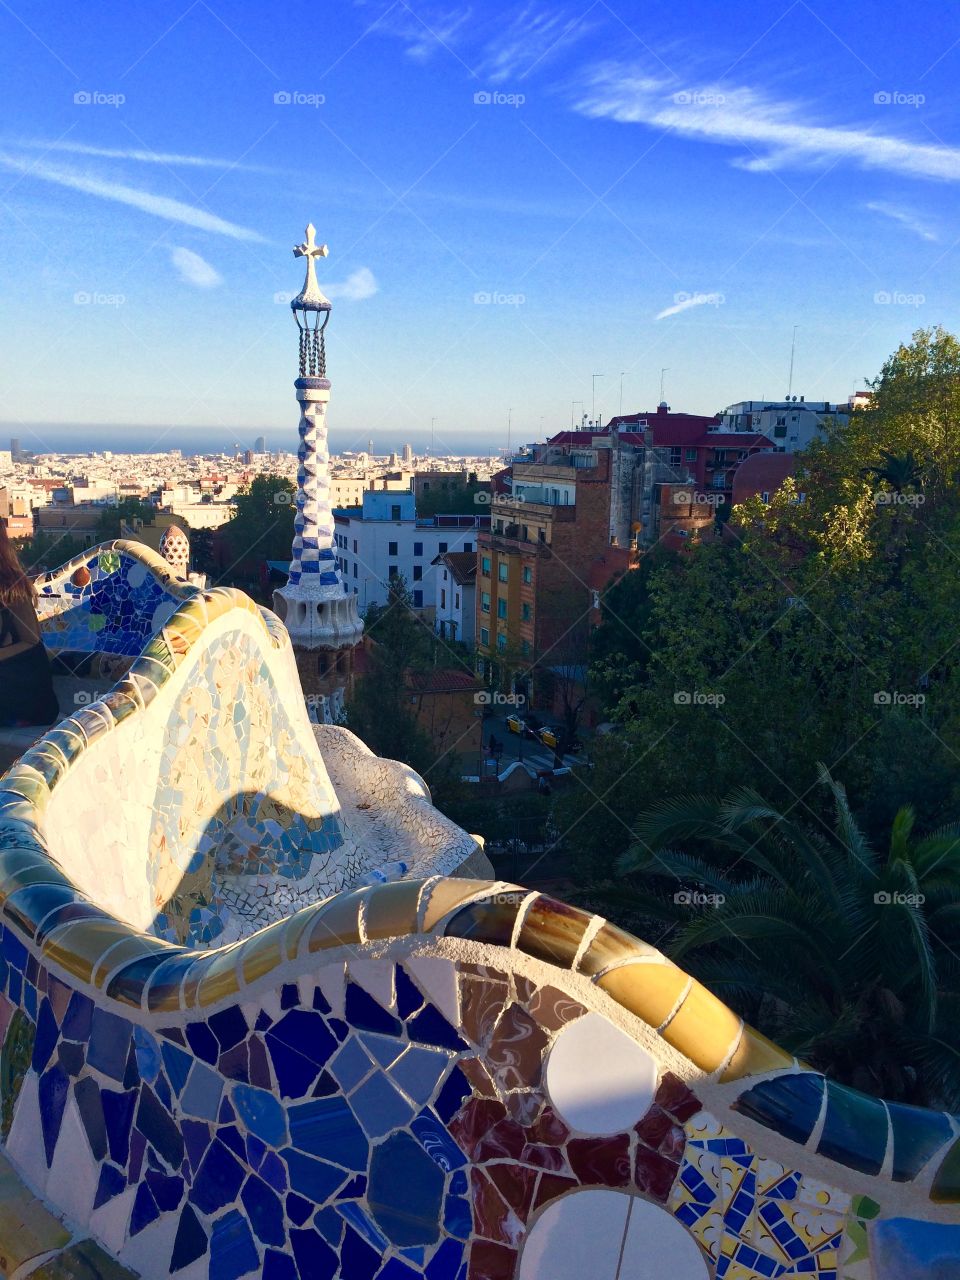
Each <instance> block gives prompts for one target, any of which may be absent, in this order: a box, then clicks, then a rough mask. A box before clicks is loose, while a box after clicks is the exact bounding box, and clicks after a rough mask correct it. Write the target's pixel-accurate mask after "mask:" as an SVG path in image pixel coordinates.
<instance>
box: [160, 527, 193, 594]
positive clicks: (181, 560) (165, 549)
mask: <svg viewBox="0 0 960 1280" xmlns="http://www.w3.org/2000/svg"><path fill="white" fill-rule="evenodd" d="M160 554H161V555H162V556H163V558H164V560H166V562H167V564H168V565H169V566H170V568H171V569H172V570H173V573H174V576H175V577H177V578H179V579H180V580H181V582H186V580H187V570H188V569H189V567H190V539H189V538H188V537H187V535H186V534H185V533H184V532H183V530H182V529H181V528H180V526H179V525H177V524H171V525H168V526H167V528H166V529H165V530H164V532H163V537H162V538H161V539H160Z"/></svg>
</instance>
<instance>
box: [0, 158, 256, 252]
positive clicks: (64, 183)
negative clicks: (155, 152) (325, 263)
mask: <svg viewBox="0 0 960 1280" xmlns="http://www.w3.org/2000/svg"><path fill="white" fill-rule="evenodd" d="M0 168H3V169H8V170H11V171H12V172H14V173H21V174H23V175H24V177H29V178H38V179H39V180H40V181H41V182H50V183H53V184H54V185H56V186H58V187H66V188H68V189H69V190H71V191H80V192H82V193H83V194H84V195H89V196H96V197H97V198H98V199H100V200H110V201H113V202H114V203H116V204H125V205H129V206H130V207H131V208H133V209H139V210H140V211H141V212H142V213H149V214H152V215H153V216H154V217H157V218H164V219H166V221H168V222H179V223H182V224H183V225H184V226H187V227H196V228H197V230H198V231H211V232H213V233H214V235H220V236H229V237H230V239H232V240H259V241H263V239H264V237H263V236H261V235H260V234H259V233H258V232H256V231H251V230H250V229H249V228H248V227H241V226H238V225H237V223H235V222H228V221H227V220H226V219H225V218H218V217H217V216H216V214H213V213H208V212H207V211H206V209H198V208H196V207H195V206H194V205H190V204H185V203H184V202H183V201H182V200H173V199H172V198H171V197H170V196H158V195H154V193H153V192H152V191H141V190H140V189H139V188H137V187H128V186H126V185H125V184H124V183H121V182H109V181H107V180H105V179H103V178H99V177H97V176H96V175H94V174H87V173H78V172H76V171H75V170H72V169H61V168H59V167H57V166H55V165H48V164H44V163H42V162H40V163H36V164H35V163H33V162H31V161H30V160H26V159H23V158H22V157H20V156H11V155H7V154H6V153H4V152H0Z"/></svg>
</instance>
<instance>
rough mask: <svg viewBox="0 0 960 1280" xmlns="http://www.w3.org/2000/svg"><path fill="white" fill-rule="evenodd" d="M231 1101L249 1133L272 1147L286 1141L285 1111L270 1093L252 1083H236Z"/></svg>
mask: <svg viewBox="0 0 960 1280" xmlns="http://www.w3.org/2000/svg"><path fill="white" fill-rule="evenodd" d="M233 1103H234V1106H235V1107H236V1109H237V1113H238V1115H239V1116H240V1119H241V1120H242V1121H243V1123H244V1124H245V1125H246V1127H247V1129H249V1131H250V1132H251V1133H254V1134H256V1135H257V1137H258V1138H261V1139H262V1140H263V1141H264V1142H268V1143H270V1145H271V1146H274V1147H279V1146H281V1145H282V1144H283V1143H284V1142H285V1141H286V1138H287V1116H286V1112H285V1111H284V1109H283V1106H282V1105H281V1104H280V1103H279V1102H278V1101H277V1099H276V1098H275V1097H274V1096H273V1094H272V1093H268V1092H267V1090H266V1089H256V1088H254V1087H253V1086H252V1085H246V1084H237V1085H234V1086H233Z"/></svg>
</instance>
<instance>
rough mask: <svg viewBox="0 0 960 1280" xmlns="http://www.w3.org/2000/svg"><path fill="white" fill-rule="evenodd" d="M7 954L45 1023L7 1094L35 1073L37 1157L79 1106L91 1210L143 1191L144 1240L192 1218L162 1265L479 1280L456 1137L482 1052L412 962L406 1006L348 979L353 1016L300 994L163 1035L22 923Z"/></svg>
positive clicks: (317, 1277)
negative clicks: (476, 1052) (160, 1226)
mask: <svg viewBox="0 0 960 1280" xmlns="http://www.w3.org/2000/svg"><path fill="white" fill-rule="evenodd" d="M0 956H2V959H0V976H2V982H0V992H2V994H0V1020H2V1022H3V1023H4V1024H6V1023H8V1022H9V1020H10V1014H11V1012H12V1011H13V1009H14V1007H15V1006H18V1007H19V1008H21V1009H22V1010H24V1011H25V1013H26V1014H27V1016H28V1018H29V1021H30V1024H32V1028H33V1035H32V1046H33V1047H32V1053H31V1055H30V1057H29V1059H28V1060H27V1061H25V1062H24V1063H23V1066H24V1068H25V1070H24V1071H23V1073H22V1075H21V1078H19V1079H16V1080H13V1081H11V1080H10V1079H9V1076H8V1079H7V1085H8V1087H10V1086H11V1085H12V1087H13V1089H14V1092H15V1094H16V1093H19V1092H21V1091H22V1088H23V1084H24V1080H25V1078H26V1077H35V1078H36V1082H37V1090H36V1096H37V1098H38V1107H39V1127H40V1135H39V1136H40V1139H41V1141H40V1144H39V1146H38V1148H37V1150H36V1152H35V1159H36V1160H37V1161H38V1163H40V1162H42V1164H43V1165H45V1166H46V1168H50V1167H51V1165H52V1164H53V1162H54V1160H55V1159H56V1155H57V1150H58V1146H59V1144H60V1142H61V1141H65V1142H68V1143H69V1142H70V1140H71V1135H70V1134H69V1132H68V1131H67V1128H66V1126H64V1124H63V1121H64V1115H65V1111H66V1107H67V1102H68V1099H70V1098H72V1099H73V1100H74V1102H75V1104H76V1107H77V1110H78V1112H79V1115H80V1120H81V1123H82V1126H83V1130H84V1133H85V1136H86V1140H87V1142H88V1143H89V1146H90V1150H91V1152H92V1153H93V1156H94V1158H95V1159H96V1161H97V1162H98V1167H99V1174H98V1182H97V1186H96V1192H95V1196H94V1201H93V1205H94V1211H96V1210H97V1209H99V1208H101V1207H103V1206H105V1205H107V1204H109V1203H110V1202H112V1201H114V1200H115V1199H116V1198H117V1197H118V1196H121V1195H123V1194H124V1193H125V1192H126V1191H127V1188H128V1187H130V1188H132V1187H134V1186H135V1187H136V1192H135V1195H133V1197H132V1204H131V1208H130V1217H129V1226H128V1232H129V1237H130V1239H131V1240H133V1239H135V1238H136V1237H137V1236H138V1235H139V1234H140V1233H141V1232H142V1231H144V1230H145V1229H146V1228H148V1227H150V1226H151V1225H152V1224H153V1223H155V1222H157V1221H158V1220H159V1219H161V1218H162V1217H164V1216H171V1215H172V1216H174V1217H175V1218H176V1223H177V1225H176V1230H175V1232H171V1233H170V1234H171V1236H172V1238H173V1244H172V1249H171V1253H170V1256H169V1257H163V1258H160V1257H158V1258H157V1266H156V1272H155V1274H157V1275H167V1274H170V1275H177V1274H178V1273H179V1272H181V1271H183V1270H185V1269H186V1268H187V1267H190V1266H191V1264H193V1263H195V1262H196V1261H197V1260H198V1259H204V1258H206V1259H208V1262H207V1273H208V1274H209V1276H210V1277H211V1280H236V1278H238V1277H240V1276H245V1275H253V1274H257V1275H263V1276H269V1277H275V1278H279V1277H289V1278H290V1280H297V1277H300V1278H301V1280H333V1277H335V1276H337V1275H341V1274H342V1275H346V1276H350V1277H357V1278H359V1277H368V1278H369V1280H374V1278H377V1280H404V1278H405V1277H409V1278H410V1280H413V1278H414V1277H425V1278H426V1280H465V1277H466V1274H467V1260H466V1253H465V1251H466V1238H467V1237H468V1235H469V1231H470V1215H469V1212H467V1213H463V1212H461V1206H463V1205H464V1204H465V1201H464V1196H465V1193H466V1191H467V1185H468V1184H467V1175H466V1172H465V1167H466V1165H467V1157H466V1155H465V1154H464V1152H463V1151H462V1150H461V1149H460V1147H459V1146H458V1145H457V1143H456V1142H455V1141H454V1139H453V1138H452V1137H451V1135H450V1133H449V1131H448V1129H447V1127H446V1126H447V1123H448V1122H449V1120H450V1119H451V1117H452V1116H453V1115H454V1114H455V1112H456V1111H457V1110H459V1108H460V1106H461V1104H462V1102H463V1100H464V1098H465V1097H466V1096H467V1094H468V1093H469V1086H468V1084H467V1081H466V1078H465V1076H464V1075H463V1073H462V1071H461V1070H460V1068H459V1066H458V1065H457V1063H458V1059H459V1058H460V1057H461V1055H462V1054H463V1053H464V1051H466V1050H467V1045H466V1044H465V1042H464V1041H463V1040H461V1038H460V1036H459V1035H458V1034H457V1032H456V1031H455V1029H454V1028H453V1027H452V1026H451V1025H450V1024H449V1023H448V1022H447V1021H446V1019H445V1018H444V1017H443V1015H442V1013H441V1012H440V1011H439V1009H437V1008H436V1007H434V1006H433V1005H431V1004H430V1003H429V1002H428V1001H427V1000H426V999H425V997H424V996H423V994H422V993H421V992H420V990H419V989H418V988H417V987H416V986H415V984H414V983H413V981H412V980H411V979H410V977H409V976H408V975H407V973H406V972H405V970H404V969H403V968H402V967H400V966H397V968H396V982H397V990H398V994H399V995H400V999H399V1001H398V1005H399V1010H400V1011H399V1012H398V1013H397V1014H394V1013H392V1012H391V1011H390V1010H389V1009H386V1008H384V1007H383V1006H381V1005H380V1004H379V1003H378V1002H377V1001H375V1000H374V999H373V997H372V996H370V995H369V994H368V992H367V991H366V990H364V989H363V988H362V987H360V986H358V985H356V984H354V983H351V982H349V981H348V982H347V988H346V1004H347V1008H346V1013H347V1018H348V1019H349V1021H344V1020H343V1019H340V1018H337V1017H334V1016H333V1014H332V1012H331V1009H330V1006H329V1004H328V1003H327V1001H326V999H325V998H324V996H323V993H322V992H321V990H320V989H319V988H315V989H313V990H312V991H311V993H310V999H309V1001H308V1002H307V1003H304V1002H303V1001H302V1000H301V997H300V991H299V989H298V987H297V986H296V985H290V986H285V987H283V988H282V990H281V992H280V999H279V1005H280V1008H279V1010H275V1011H274V1012H273V1013H271V1012H268V1011H267V1010H266V1009H264V1008H259V1009H257V1011H256V1012H255V1013H253V1014H252V1015H249V1014H245V1013H244V1012H243V1010H242V1009H241V1008H240V1007H239V1006H238V1005H233V1006H230V1007H228V1008H226V1009H223V1010H221V1011H220V1012H218V1013H215V1014H212V1015H211V1016H209V1017H208V1018H207V1019H206V1020H205V1021H197V1022H191V1023H188V1024H187V1025H186V1026H185V1027H183V1028H179V1027H167V1028H165V1029H158V1030H157V1032H156V1034H154V1033H152V1032H150V1031H147V1030H145V1029H144V1028H143V1027H141V1026H137V1025H135V1024H134V1023H133V1022H131V1021H128V1020H127V1019H125V1018H123V1017H121V1016H118V1015H117V1014H115V1013H109V1012H106V1011H105V1010H103V1009H100V1008H98V1007H96V1006H95V1005H94V1003H93V1002H92V1001H91V1000H90V999H89V998H88V997H86V996H85V995H83V994H81V993H79V992H76V991H73V992H71V990H70V989H69V988H68V987H66V986H65V985H64V984H62V983H61V982H59V981H58V980H57V979H56V978H54V977H53V976H52V975H50V974H48V973H47V972H46V971H45V970H44V969H43V968H42V967H40V966H39V965H38V964H37V962H36V960H35V959H34V958H33V957H32V956H28V954H27V951H26V949H25V948H24V946H23V944H22V943H21V942H20V941H19V940H18V939H17V938H16V937H15V935H13V934H12V933H11V932H10V931H9V930H8V929H4V930H3V935H2V941H0ZM273 998H274V997H273V993H271V1000H272V999H273ZM270 1002H271V1001H270V1000H268V1001H267V1003H270ZM30 1040H31V1038H30V1037H27V1041H28V1043H29V1042H30ZM411 1078H415V1079H416V1088H415V1089H413V1090H412V1093H413V1094H414V1095H416V1098H417V1099H419V1100H415V1099H414V1097H413V1096H411V1091H410V1084H409V1083H408V1082H409V1080H410V1079H411ZM444 1224H445V1225H444ZM341 1269H342V1270H341Z"/></svg>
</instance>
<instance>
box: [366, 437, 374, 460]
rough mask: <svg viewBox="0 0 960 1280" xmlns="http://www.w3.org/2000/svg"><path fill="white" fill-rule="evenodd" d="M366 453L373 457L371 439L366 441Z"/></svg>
mask: <svg viewBox="0 0 960 1280" xmlns="http://www.w3.org/2000/svg"><path fill="white" fill-rule="evenodd" d="M367 453H369V455H370V457H371V458H372V457H373V441H372V440H368V441H367Z"/></svg>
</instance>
